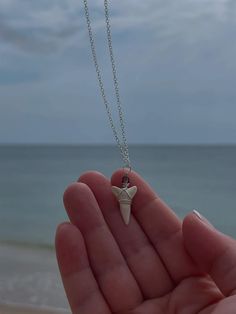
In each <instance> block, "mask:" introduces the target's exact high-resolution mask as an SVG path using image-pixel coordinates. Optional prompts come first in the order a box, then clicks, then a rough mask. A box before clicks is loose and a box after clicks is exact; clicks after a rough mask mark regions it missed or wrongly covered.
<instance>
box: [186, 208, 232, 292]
mask: <svg viewBox="0 0 236 314" xmlns="http://www.w3.org/2000/svg"><path fill="white" fill-rule="evenodd" d="M182 228H183V239H184V245H185V248H186V250H187V251H188V253H189V254H190V256H191V257H192V258H193V260H194V262H195V263H196V264H197V265H198V266H199V268H200V269H201V270H202V271H204V272H206V273H208V274H209V275H210V276H211V277H212V279H213V280H214V281H215V283H216V285H217V286H218V287H219V289H220V290H221V291H222V293H223V294H224V295H225V296H228V295H232V294H236V240H234V239H232V238H230V237H228V236H226V235H224V234H223V233H221V232H219V231H217V230H216V229H215V228H214V227H213V226H212V225H211V224H210V223H209V222H208V221H207V220H206V219H205V218H204V217H202V216H201V215H200V214H199V213H198V212H196V211H194V212H193V213H191V214H189V215H187V216H186V217H185V219H184V221H183V227H182Z"/></svg>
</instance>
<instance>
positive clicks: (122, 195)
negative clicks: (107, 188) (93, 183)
mask: <svg viewBox="0 0 236 314" xmlns="http://www.w3.org/2000/svg"><path fill="white" fill-rule="evenodd" d="M111 190H112V193H113V194H114V195H115V197H116V198H117V200H118V202H119V203H120V212H121V216H122V218H123V220H124V222H125V224H126V225H128V224H129V220H130V212H131V203H132V199H133V197H134V195H135V194H136V192H137V186H132V187H130V188H129V177H128V175H127V174H126V175H124V176H123V178H122V188H118V187H117V186H112V188H111Z"/></svg>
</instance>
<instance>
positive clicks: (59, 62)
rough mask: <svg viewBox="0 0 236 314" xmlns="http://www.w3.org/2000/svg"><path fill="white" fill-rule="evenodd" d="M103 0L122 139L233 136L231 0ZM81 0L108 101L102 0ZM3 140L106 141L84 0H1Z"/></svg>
mask: <svg viewBox="0 0 236 314" xmlns="http://www.w3.org/2000/svg"><path fill="white" fill-rule="evenodd" d="M110 2H111V6H110V10H111V24H112V31H113V45H114V53H115V56H116V63H117V69H118V77H119V85H120V92H121V100H122V104H123V108H124V112H125V120H126V126H127V137H128V141H129V142H130V143H236V86H235V85H236V37H235V30H236V1H235V0H178V1H176V0H145V1H143V0H120V1H115V0H113V1H110ZM88 3H89V5H90V9H91V18H92V20H93V29H94V33H95V34H96V44H97V51H98V58H99V62H100V65H101V67H102V69H103V77H104V80H105V88H106V91H107V94H108V98H109V100H110V102H111V104H112V105H113V106H114V104H115V102H114V97H113V95H114V93H113V89H112V83H111V82H112V81H111V78H112V77H111V68H110V64H109V58H108V54H107V46H106V41H105V27H104V26H105V24H104V15H103V1H102V0H90V1H88ZM113 113H114V114H116V111H114V112H113ZM0 142H1V143H68V144H69V143H113V137H112V133H111V129H110V127H109V124H108V119H107V116H106V113H105V108H104V104H103V103H102V100H101V96H100V94H99V89H98V84H97V81H96V76H95V70H94V67H93V63H92V59H91V54H90V46H89V41H88V34H87V29H86V22H85V18H84V15H83V3H82V1H81V0H50V1H48V0H40V1H32V0H21V1H19V0H0Z"/></svg>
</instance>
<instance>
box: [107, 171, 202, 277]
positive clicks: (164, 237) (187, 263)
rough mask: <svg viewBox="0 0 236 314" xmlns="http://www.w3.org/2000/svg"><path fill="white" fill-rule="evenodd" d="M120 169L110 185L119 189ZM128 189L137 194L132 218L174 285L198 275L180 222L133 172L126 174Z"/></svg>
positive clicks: (121, 173)
mask: <svg viewBox="0 0 236 314" xmlns="http://www.w3.org/2000/svg"><path fill="white" fill-rule="evenodd" d="M123 174H124V171H123V169H120V170H118V171H116V172H115V173H114V174H113V176H112V178H111V183H112V185H118V186H119V185H120V182H121V178H122V176H123ZM129 178H130V183H131V185H136V186H137V188H138V190H137V193H136V195H135V197H134V199H133V205H132V214H133V215H134V217H135V219H136V220H137V221H138V223H139V224H140V226H141V228H142V229H143V230H144V232H145V233H146V235H147V237H148V238H149V240H150V242H151V243H152V244H153V246H154V247H155V249H156V251H157V252H158V254H159V255H160V257H161V259H162V261H163V263H164V265H165V267H166V269H167V270H168V272H169V274H170V275H171V277H172V279H173V280H174V282H176V283H178V282H179V281H181V280H182V279H183V278H185V277H187V276H190V275H194V274H197V273H198V270H197V269H196V267H195V265H194V263H193V262H192V260H191V258H190V257H189V255H188V254H187V252H186V250H185V248H184V245H183V238H182V228H181V221H180V219H179V218H178V217H177V216H176V215H175V213H174V212H173V211H172V210H171V209H170V208H169V207H168V206H167V205H166V204H165V203H164V202H163V201H162V200H161V199H160V198H159V197H158V196H157V195H156V193H155V192H154V191H153V190H152V188H151V187H150V186H149V185H148V184H147V183H146V182H145V181H144V179H142V178H141V176H139V175H138V174H137V173H136V172H134V171H131V172H130V173H129Z"/></svg>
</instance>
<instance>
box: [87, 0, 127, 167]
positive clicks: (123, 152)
mask: <svg viewBox="0 0 236 314" xmlns="http://www.w3.org/2000/svg"><path fill="white" fill-rule="evenodd" d="M83 1H84V12H85V17H86V22H87V27H88V33H89V41H90V46H91V52H92V58H93V62H94V66H95V70H96V73H97V79H98V84H99V87H100V92H101V96H102V99H103V102H104V105H105V108H106V111H107V115H108V119H109V122H110V126H111V129H112V132H113V135H114V138H115V140H116V143H117V146H118V147H119V149H120V153H121V156H122V159H123V161H124V166H125V167H127V168H129V169H130V170H131V162H130V157H129V148H128V143H127V140H126V136H125V124H124V114H123V111H122V107H121V101H120V92H119V84H118V79H117V71H116V66H115V58H114V54H113V48H112V37H111V25H110V19H109V10H108V0H104V14H105V21H106V32H107V43H108V48H109V54H110V61H111V67H112V75H113V84H114V89H115V96H116V104H117V110H118V114H119V122H120V130H121V138H122V140H121V139H120V137H119V135H118V132H117V130H116V127H115V124H114V122H113V118H112V113H111V109H110V104H109V102H108V100H107V97H106V94H105V89H104V84H103V80H102V75H101V71H100V67H99V64H98V61H97V54H96V48H95V42H94V37H93V31H92V26H91V20H90V15H89V8H88V2H87V0H83Z"/></svg>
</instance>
